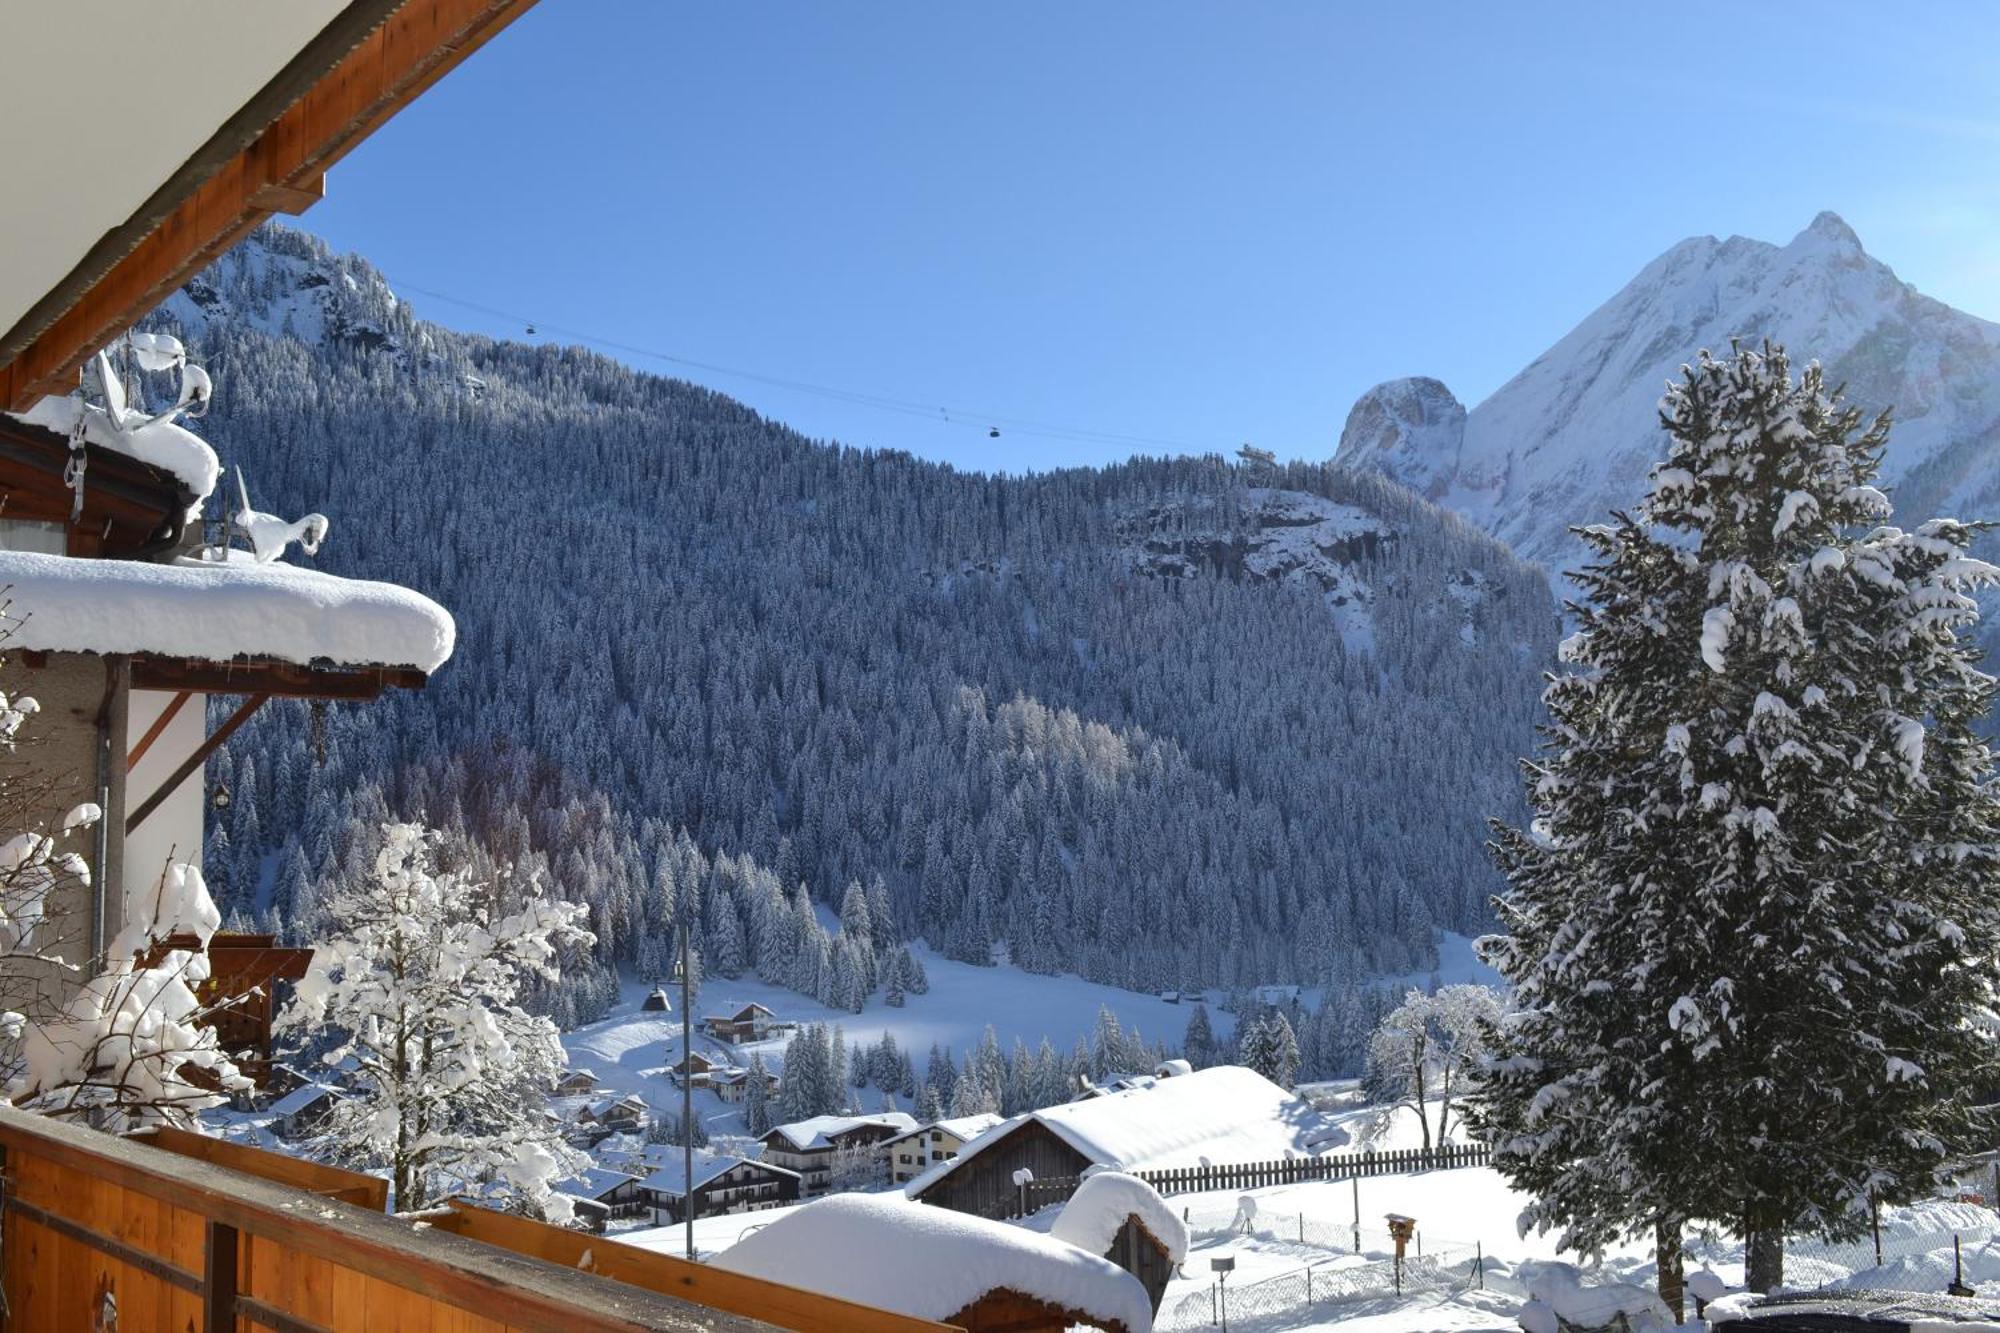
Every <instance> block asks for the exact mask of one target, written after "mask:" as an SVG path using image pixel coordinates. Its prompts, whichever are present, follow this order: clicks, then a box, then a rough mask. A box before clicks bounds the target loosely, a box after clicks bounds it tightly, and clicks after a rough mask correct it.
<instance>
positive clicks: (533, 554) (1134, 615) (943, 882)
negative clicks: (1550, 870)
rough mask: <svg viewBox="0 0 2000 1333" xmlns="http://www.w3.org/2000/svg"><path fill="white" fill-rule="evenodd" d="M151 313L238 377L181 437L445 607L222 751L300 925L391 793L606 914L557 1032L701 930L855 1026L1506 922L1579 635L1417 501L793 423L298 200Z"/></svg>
mask: <svg viewBox="0 0 2000 1333" xmlns="http://www.w3.org/2000/svg"><path fill="white" fill-rule="evenodd" d="M153 326H154V327H159V328H167V329H172V330H175V331H177V332H179V333H181V334H182V335H183V336H184V337H185V338H186V339H187V341H188V342H189V345H190V349H191V352H192V354H193V355H194V357H195V359H197V360H199V361H200V362H202V363H203V364H204V365H206V366H207V367H208V368H209V370H210V371H211V372H212V373H213V374H214V375H215V378H216V383H217V386H218V392H217V394H216V400H215V405H214V408H213V410H212V411H211V412H210V414H209V416H208V418H207V419H206V420H205V421H203V422H202V423H200V425H199V429H201V431H202V432H203V434H204V435H205V436H206V437H207V438H208V439H209V440H210V441H211V442H212V443H213V444H214V445H215V446H216V448H217V450H218V452H219V453H220V454H221V455H222V457H223V459H224V462H225V464H228V465H240V466H241V467H242V469H243V471H244V473H245V475H246V477H247V479H248V482H249V486H250V489H251V492H252V497H253V499H254V501H255V503H256V504H257V506H258V507H259V508H261V509H267V510H272V511H276V512H282V513H284V514H287V515H294V514H297V513H303V512H306V511H308V510H318V511H321V512H324V513H326V514H327V515H329V516H330V517H331V519H332V523H333V527H332V535H331V538H330V540H329V541H328V543H327V545H326V547H325V548H324V549H323V550H322V551H321V553H320V554H319V556H318V557H317V561H316V563H317V564H318V565H319V566H320V567H322V568H325V569H328V570H331V571H333V572H336V573H341V574H348V575H360V576H377V577H386V578H393V579H394V580H395V581H397V582H400V583H403V584H406V585H408V586H411V587H414V588H417V589H420V590H422V591H423V592H425V593H427V594H428V595H430V596H432V597H434V598H436V599H437V600H439V601H440V602H442V603H443V604H445V605H446V606H447V607H449V608H450V609H451V611H452V612H453V614H454V615H455V616H456V618H457V622H458V629H459V643H458V649H457V652H456V654H455V655H454V657H453V659H452V661H451V662H450V663H449V664H448V665H447V666H446V667H445V668H444V669H443V670H442V671H440V672H439V673H438V674H437V676H436V677H435V678H434V679H433V680H432V682H431V683H430V685H429V686H428V688H426V689H424V690H423V691H421V692H418V693H391V694H389V695H385V696H384V697H383V698H382V699H380V700H377V701H374V702H372V703H368V704H363V705H328V706H326V707H325V708H324V710H323V711H318V710H315V709H314V708H312V707H310V706H308V705H305V704H297V703H286V704H281V705H277V706H273V707H269V708H267V709H265V710H264V711H263V712H262V713H261V714H260V715H259V716H258V717H257V719H256V720H255V721H253V722H252V723H251V725H250V726H249V727H248V728H246V729H245V730H244V731H243V732H241V733H239V736H238V738H237V739H236V740H235V741H233V742H232V743H231V744H230V745H229V746H228V747H226V749H225V750H224V751H223V752H222V753H221V754H220V755H219V756H218V757H217V758H216V759H215V760H214V761H212V763H211V772H210V781H211V783H214V782H217V781H220V782H222V783H224V784H226V786H227V789H228V790H229V792H230V793H231V796H232V799H231V800H230V802H229V803H228V805H227V807H226V809H223V810H219V811H217V812H215V814H214V815H213V816H212V826H211V830H210V843H209V847H208V851H207V863H208V868H209V874H210V881H211V883H212V884H213V885H214V887H215V890H216V893H217V897H218V900H219V901H220V902H221V903H222V905H223V909H224V910H225V912H229V913H232V914H234V915H236V916H237V917H239V918H240V919H244V920H258V921H261V922H265V923H268V924H272V925H275V926H276V927H277V928H279V929H281V930H294V929H296V930H298V931H301V932H304V931H309V930H310V929H312V928H313V926H314V924H315V923H316V922H317V920H318V918H317V916H316V914H317V913H319V912H320V911H321V910H322V905H323V903H324V901H325V898H326V895H327V893H328V892H329V890H330V887H331V886H333V885H335V884H338V883H340V882H342V881H343V880H345V879H351V878H352V876H353V875H354V874H355V873H357V872H358V870H359V869H360V868H361V866H363V865H364V864H365V863H366V861H367V859H368V858H369V857H371V856H372V854H373V847H374V845H375V841H376V839H377V838H378V837H379V833H378V827H379V825H380V824H381V823H382V822H383V821H384V820H385V819H387V818H389V817H391V816H394V817H398V818H411V819H423V820H425V821H427V822H429V823H430V824H432V825H435V826H438V827H441V828H444V829H447V830H450V831H452V832H454V833H455V834H457V835H458V836H459V837H461V838H462V839H463V840H465V841H466V842H469V843H472V844H476V845H478V846H479V847H480V849H481V853H480V854H481V855H483V856H490V857H492V858H495V859H497V860H501V861H513V862H516V863H519V864H520V865H522V866H523V867H525V868H527V869H530V870H533V871H537V872H539V873H540V874H541V876H542V877H543V879H544V880H545V881H546V883H547V884H548V885H549V886H551V887H552V889H553V891H554V892H556V893H557V894H558V895H559V896H561V897H564V898H567V899H570V900H573V901H577V902H581V903H583V904H585V905H586V906H587V907H588V909H589V916H588V922H587V924H588V926H589V928H590V930H591V931H593V932H594V933H595V935H596V938H597V940H598V945H597V953H596V958H597V960H598V964H599V965H598V966H596V967H573V968H570V969H569V970H568V972H567V974H566V978H565V981H564V983H563V986H562V990H561V993H560V994H558V995H554V996H551V997H546V998H547V1000H548V1003H549V1004H550V1005H551V1007H553V1008H554V1009H555V1011H556V1014H557V1017H558V1018H559V1019H560V1020H562V1021H565V1022H574V1021H578V1020H581V1019H584V1018H588V1017H591V1016H594V1015H595V1014H596V1013H598V1012H600V1011H601V1009H602V1006H603V1005H604V1004H605V1003H606V1002H608V1000H609V998H610V996H611V994H612V984H613V981H614V973H613V971H612V969H613V968H616V967H623V968H625V969H626V970H628V971H631V972H636V973H639V974H643V975H652V974H656V973H658V972H659V971H660V970H661V968H662V960H663V958H664V956H665V954H666V952H667V950H668V949H669V947H670V944H671V936H672V923H673V922H674V921H676V920H677V919H679V918H680V917H681V916H683V915H686V916H691V917H693V918H694V919H695V920H696V921H697V922H698V931H699V934H698V940H699V947H700V951H701V956H702V965H703V968H704V970H705V971H708V972H711V973H721V974H726V975H730V974H736V973H747V972H754V973H755V974H757V975H759V976H762V977H765V978H767V979H770V980H774V981H778V982H780V983H782V984H786V985H790V986H793V987H795V988H796V989H799V990H801V991H803V992H806V993H810V994H814V995H817V996H819V997H821V998H823V999H828V1000H830V1001H832V1002H835V1003H840V1004H847V1005H851V1006H855V1007H858V1005H859V1003H860V1000H861V998H862V997H865V996H866V995H867V994H868V993H870V992H871V991H872V990H874V989H876V988H877V987H882V986H886V985H888V984H889V983H890V982H891V981H892V980H895V979H897V978H895V977H894V975H893V974H895V973H896V972H898V971H899V970H900V968H899V966H898V965H897V964H896V963H895V962H894V960H895V959H896V957H897V952H896V950H897V946H898V945H899V944H900V943H901V942H902V941H904V940H907V939H910V938H916V937H922V938H924V939H926V940H927V941H929V942H930V943H931V944H932V945H933V946H934V947H936V948H938V949H939V950H941V951H943V952H945V953H947V954H949V955H951V956H954V957H958V958H963V959H967V960H971V961H985V960H987V959H990V958H994V957H1003V958H1009V959H1011V960H1012V961H1013V962H1015V963H1018V964H1020V965H1021V966H1023V967H1025V968H1027V969H1029V970H1031V971H1040V972H1055V971H1074V972H1077V973H1080V974H1081V975H1083V976H1085V977H1087V978H1090V979H1093V980H1098V981H1104V982H1109V983H1112V984H1118V985H1124V986H1130V987H1133V988H1137V989H1160V988H1166V987H1174V986H1195V985H1199V986H1231V987H1235V986H1244V985H1249V984H1252V983H1257V982H1274V981H1296V982H1306V983H1318V982H1333V983H1335V984H1340V983H1344V982H1350V981H1353V980H1355V979H1358V978H1360V977H1362V976H1365V975H1366V974H1367V973H1370V972H1376V971H1383V972H1402V971H1407V970H1410V969H1412V968H1422V967H1424V966H1426V965H1427V964H1428V962H1429V961H1430V957H1431V950H1432V947H1433V945H1432V941H1433V938H1434V932H1435V931H1436V930H1437V929H1440V928H1444V929H1455V930H1463V931H1476V930H1479V929H1482V928H1484V927H1485V926H1486V925H1487V924H1488V923H1489V921H1490V917H1489V908H1488V901H1489V898H1490V896H1491V895H1492V893H1493V892H1494V891H1495V889H1496V888H1497V887H1498V880H1497V876H1496V874H1495V872H1494V870H1493V869H1492V867H1491V865H1490V863H1489V862H1488V860H1487V857H1486V854H1485V852H1484V849H1483V843H1484V840H1485V836H1486V834H1485V822H1484V821H1485V820H1486V819H1487V817H1489V816H1500V817H1503V818H1507V819H1510V820H1512V819H1518V818H1519V817H1520V816H1521V814H1522V809H1521V797H1520V795H1519V791H1518V784H1517V780H1516V775H1515V761H1516V758H1517V757H1518V756H1519V755H1521V754H1525V753H1527V752H1529V750H1530V749H1531V748H1532V746H1533V728H1534V725H1535V722H1536V720H1537V716H1538V712H1539V704H1538V696H1539V693H1540V673H1541V672H1542V671H1543V670H1544V669H1545V667H1546V666H1547V665H1548V664H1549V663H1551V662H1552V661H1553V655H1554V644H1555V638H1556V631H1557V625H1556V616H1555V613H1554V607H1553V603H1552V601H1551V598H1550V594H1549V589H1548V585H1547V583H1546V581H1545V579H1544V577H1543V575H1542V574H1541V572H1540V571H1539V570H1537V569H1534V568H1532V567H1530V566H1527V565H1524V564H1522V563H1520V562H1519V561H1518V560H1516V559H1515V558H1514V557H1513V556H1512V555H1510V554H1509V553H1508V552H1507V551H1506V550H1505V549H1504V548H1503V547H1501V546H1500V545H1499V544H1498V543H1496V542H1494V541H1493V540H1491V539H1489V538H1487V537H1485V536H1483V535H1481V534H1479V533H1477V532H1476V531H1474V530H1473V529H1472V528H1470V527H1469V526H1467V525H1466V524H1464V523H1463V522H1461V521H1460V520H1458V519H1456V518H1454V517H1452V516H1450V515H1448V514H1446V513H1444V512H1443V511H1441V510H1438V509H1436V508H1434V507H1432V506H1430V505H1428V504H1427V503H1425V502H1424V501H1422V500H1420V499H1418V498H1417V497H1416V496H1415V495H1414V494H1413V493H1411V492H1409V491H1407V490H1405V489H1403V488H1401V487H1399V486H1397V485H1396V484H1395V483H1393V482H1389V481H1387V480H1384V479H1381V478H1379V477H1374V476H1364V475H1353V474H1349V473H1343V472H1340V471H1338V470H1336V469H1334V468H1332V467H1330V466H1326V465H1321V464H1312V465H1307V464H1297V463H1294V464H1290V465H1281V466H1277V467H1270V466H1259V465H1257V464H1255V463H1251V464H1239V463H1235V462H1225V461H1224V460H1223V459H1221V458H1219V457H1215V456H1210V457H1207V458H1185V459H1172V460H1167V459H1145V458H1142V459H1134V460H1132V461H1130V462H1128V463H1126V464H1123V465H1120V466H1116V467H1110V468H1103V469H1074V470H1065V471H1059V472H1054V473H1047V474H1041V475H1030V476H1018V477H1014V476H1008V477H995V476H987V475H979V474H973V473H967V472H961V471H956V470H954V469H952V468H950V467H947V466H941V465H937V464H932V463H928V462H923V461H919V460H917V459H915V458H912V457H910V456H909V455H907V454H900V453H889V452H878V451H870V450H867V449H862V448H855V447H849V446H847V445H845V444H838V443H834V442H828V441H817V440H811V439H807V438H805V437H803V436H801V435H799V434H797V433H795V432H793V431H791V430H789V429H787V428H785V427H784V426H782V425H780V424H778V423H776V422H772V421H769V420H766V419H764V418H763V417H761V416H759V415H758V414H757V413H755V412H753V411H751V410H750V409H748V408H746V407H744V406H743V405H741V404H739V403H737V402H735V401H733V400H732V399H730V398H728V397H726V396H724V395H722V394H719V393H716V392H712V391H710V390H708V389H704V388H699V387H696V386H694V385H691V384H688V383H685V382H682V381H678V380H673V379H668V378H662V377H659V376H655V375H651V374H645V373H640V372H638V371H635V370H632V369H630V368H628V367H626V366H624V365H621V364H618V363H617V362H615V361H612V360H610V359H608V358H606V357H603V356H601V355H598V354H596V353H594V352H589V351H582V350H576V349H565V348H558V347H552V346H529V345H525V344H518V343H510V342H496V341H493V340H491V339H489V338H486V337H483V336H472V335H463V334H458V333H454V332H451V331H449V330H446V329H443V328H441V327H438V326H436V325H432V324H429V323H425V322H422V321H420V320H418V319H417V318H416V317H415V315H414V312H413V311H412V310H411V309H410V308H409V307H408V306H407V305H405V304H402V303H399V302H398V301H397V300H396V299H395V298H394V297H393V296H392V295H391V294H390V291H389V288H388V287H387V286H386V285H385V283H384V282H383V280H382V279H381V278H380V277H379V276H378V275H377V274H376V273H375V272H374V271H373V270H372V269H370V268H369V266H368V265H367V264H366V263H365V262H364V261H362V260H359V259H356V258H353V257H345V258H342V257H335V256H333V255H331V254H330V253H329V252H328V251H327V250H326V249H325V247H324V246H323V245H322V244H321V243H319V242H318V241H317V240H315V239H313V238H311V237H309V236H307V235H305V234H302V233H299V232H296V231H288V230H283V229H278V228H266V229H265V230H263V231H261V232H260V233H258V234H257V235H256V236H255V237H253V238H252V239H250V240H249V241H246V242H245V243H244V244H243V245H242V246H240V247H239V248H238V249H237V250H236V251H234V252H233V253H232V254H230V255H229V256H227V257H226V258H225V259H224V260H223V261H221V262H220V263H219V264H218V265H217V266H216V267H215V268H213V269H212V270H211V271H210V272H208V273H207V274H205V275H204V276H203V277H202V278H200V279H198V280H196V281H195V282H194V283H192V284H190V286H189V287H188V288H187V289H186V290H185V291H183V292H182V293H180V294H178V295H176V296H175V297H174V298H173V299H172V300H171V301H170V302H169V303H168V305H167V306H166V307H164V308H163V310H162V312H161V313H160V314H159V315H158V316H156V317H155V319H154V321H153ZM1330 447H1331V445H1330V441H1329V443H1328V449H1329V451H1330ZM228 489H230V490H231V491H233V486H232V487H231V488H228ZM1315 523H1317V524H1318V525H1319V526H1314V524H1315ZM852 886H858V887H859V891H858V892H850V888H851V887H852ZM843 903H845V904H846V906H847V910H846V911H845V912H843V913H840V914H839V916H838V917H836V911H837V910H838V909H839V908H841V906H842V905H843ZM856 903H859V904H860V907H859V909H857V908H856V906H855V904H856ZM813 904H819V905H820V910H819V911H817V912H816V911H814V910H813V907H812V905H813Z"/></svg>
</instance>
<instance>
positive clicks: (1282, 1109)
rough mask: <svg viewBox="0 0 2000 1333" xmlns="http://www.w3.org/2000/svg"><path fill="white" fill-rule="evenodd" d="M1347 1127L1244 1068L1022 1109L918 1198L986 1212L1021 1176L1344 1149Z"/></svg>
mask: <svg viewBox="0 0 2000 1333" xmlns="http://www.w3.org/2000/svg"><path fill="white" fill-rule="evenodd" d="M1346 1141H1347V1133H1346V1131H1345V1130H1343V1129H1341V1128H1340V1127H1339V1126H1338V1125H1336V1124H1334V1123H1333V1122H1332V1121H1330V1120H1328V1119H1326V1118H1325V1117H1324V1116H1322V1115H1321V1114H1320V1113H1319V1112H1318V1111H1316V1110H1314V1109H1313V1108H1312V1106H1311V1105H1310V1104H1309V1103H1307V1102H1306V1101H1305V1100H1304V1099H1303V1098H1300V1097H1297V1096H1295V1095H1293V1094H1292V1093H1289V1092H1286V1091H1285V1090H1284V1089H1283V1088H1281V1087H1279V1086H1278V1085H1277V1084H1275V1083H1273V1082H1271V1081H1270V1080H1269V1079H1267V1078H1265V1077H1264V1076H1263V1075H1261V1074H1258V1073H1256V1072H1254V1071H1252V1070H1249V1069H1245V1068H1243V1067H1241V1066H1240V1065H1218V1066H1216V1067H1215V1068H1213V1069H1200V1070H1196V1071H1195V1072H1193V1073H1191V1074H1183V1075H1179V1076H1177V1077H1172V1078H1162V1079H1158V1080H1157V1081H1155V1082H1153V1083H1152V1085H1151V1086H1148V1087H1141V1088H1132V1089H1129V1090H1127V1091H1124V1092H1110V1093H1107V1094H1105V1095H1104V1096H1101V1097H1091V1098H1087V1099H1085V1100H1083V1101H1075V1102H1070V1103H1067V1104H1066V1105H1063V1106H1051V1107H1045V1108H1044V1109H1042V1110H1039V1111H1031V1112H1029V1113H1027V1114H1026V1115H1018V1116H1015V1117H1013V1118H1012V1119H1011V1120H1007V1121H1004V1122H1002V1123H1001V1124H999V1125H996V1126H994V1127H993V1128H992V1129H989V1130H987V1131H986V1132H985V1133H984V1134H981V1135H980V1136H979V1137H978V1138H976V1139H974V1140H972V1141H971V1142H970V1143H967V1144H966V1145H965V1146H964V1147H963V1148H961V1149H960V1150H959V1152H958V1155H957V1157H955V1158H953V1159H952V1160H950V1161H947V1162H941V1163H938V1164H937V1165H935V1166H933V1167H932V1168H931V1169H930V1170H928V1171H926V1172H924V1173H923V1174H922V1175H920V1176H918V1177H917V1178H916V1179H914V1180H912V1181H911V1182H910V1183H909V1184H908V1185H907V1186H906V1187H905V1189H906V1192H907V1193H908V1194H909V1196H910V1197H911V1198H913V1199H921V1200H922V1201H924V1202H926V1203H934V1204H938V1205H941V1206H943V1207H945V1208H951V1209H955V1210H957V1211H960V1212H969V1213H978V1214H980V1215H981V1216H984V1217H995V1216H1002V1215H1006V1214H1008V1213H1009V1212H1011V1211H1014V1210H1015V1209H1016V1205H1017V1201H1018V1196H1019V1193H1020V1186H1019V1184H1018V1182H1017V1180H1016V1173H1017V1172H1020V1171H1024V1170H1025V1171H1027V1172H1029V1173H1031V1174H1032V1176H1033V1178H1034V1179H1036V1180H1060V1179H1074V1178H1076V1177H1079V1176H1081V1175H1083V1173H1084V1172H1085V1171H1086V1170H1088V1169H1090V1168H1091V1167H1108V1168H1110V1169H1112V1170H1114V1171H1127V1172H1136V1171H1164V1170H1171V1169H1174V1168H1177V1167H1195V1166H1201V1165H1204V1164H1214V1165H1222V1164H1226V1163H1232V1162H1269V1161H1278V1160H1281V1159H1283V1158H1287V1157H1298V1156H1310V1155H1313V1154H1316V1153H1320V1152H1324V1151H1326V1150H1328V1149H1330V1148H1334V1147H1338V1146H1341V1145H1343V1144H1345V1143H1346Z"/></svg>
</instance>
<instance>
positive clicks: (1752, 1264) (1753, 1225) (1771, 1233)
mask: <svg viewBox="0 0 2000 1333" xmlns="http://www.w3.org/2000/svg"><path fill="white" fill-rule="evenodd" d="M1743 1285H1744V1286H1746V1287H1748V1288H1749V1289H1750V1290H1752V1291H1767V1292H1768V1291H1776V1290H1778V1288H1780V1287H1782V1286H1784V1285H1785V1229H1784V1227H1782V1226H1780V1225H1778V1224H1776V1223H1773V1222H1771V1221H1769V1220H1768V1219H1764V1218H1760V1217H1759V1216H1758V1213H1757V1210H1756V1209H1754V1208H1753V1209H1751V1210H1750V1212H1749V1213H1748V1215H1747V1217H1746V1219H1745V1225H1744V1234H1743Z"/></svg>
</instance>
